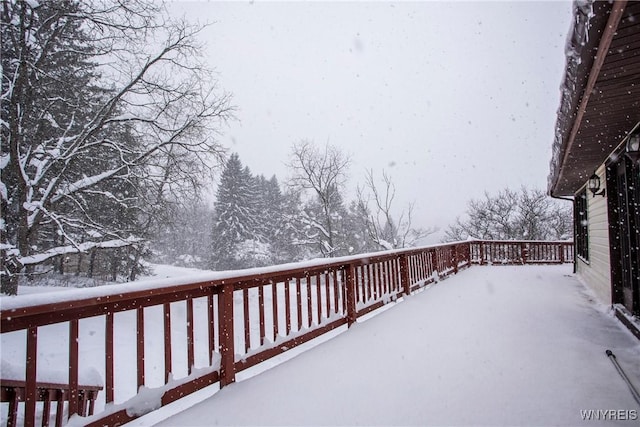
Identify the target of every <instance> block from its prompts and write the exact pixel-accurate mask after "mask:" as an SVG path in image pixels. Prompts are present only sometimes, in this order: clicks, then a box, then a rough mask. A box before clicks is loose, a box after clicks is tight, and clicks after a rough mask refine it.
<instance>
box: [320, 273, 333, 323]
mask: <svg viewBox="0 0 640 427" xmlns="http://www.w3.org/2000/svg"><path fill="white" fill-rule="evenodd" d="M322 278H323V279H324V289H325V296H326V297H327V306H326V307H325V308H326V310H325V312H326V315H327V319H328V318H329V317H331V286H330V284H329V272H325V273H323V274H322Z"/></svg>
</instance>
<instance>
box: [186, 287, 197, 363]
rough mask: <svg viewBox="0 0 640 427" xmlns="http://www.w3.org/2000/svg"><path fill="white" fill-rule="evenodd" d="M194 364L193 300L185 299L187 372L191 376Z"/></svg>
mask: <svg viewBox="0 0 640 427" xmlns="http://www.w3.org/2000/svg"><path fill="white" fill-rule="evenodd" d="M194 364H195V348H194V342H193V298H187V372H188V374H189V375H191V372H192V371H193V365H194Z"/></svg>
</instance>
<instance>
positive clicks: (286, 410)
mask: <svg viewBox="0 0 640 427" xmlns="http://www.w3.org/2000/svg"><path fill="white" fill-rule="evenodd" d="M571 268H572V266H571V265H560V266H499V267H481V266H476V267H472V268H470V269H467V270H464V271H462V272H461V273H460V274H458V275H457V276H455V277H452V278H450V279H447V280H444V281H442V282H440V283H438V284H435V285H433V286H431V287H429V288H427V289H426V290H425V291H423V292H422V293H420V294H418V295H414V296H412V297H411V298H408V299H406V300H405V301H403V302H402V303H400V304H397V305H395V306H393V307H391V308H390V309H389V310H387V311H386V312H384V313H381V314H380V315H378V316H375V317H373V318H370V319H369V320H367V321H364V322H362V323H359V324H357V325H354V327H352V328H351V329H349V330H348V331H346V332H344V333H342V334H340V335H338V336H337V337H335V338H333V339H331V340H329V341H327V342H325V343H323V344H322V345H319V346H317V347H315V348H313V349H311V350H309V351H307V352H305V353H303V354H301V355H299V356H297V357H295V358H294V359H292V360H290V361H288V362H286V363H283V364H281V365H279V366H277V367H275V368H273V369H270V370H268V371H266V372H264V373H262V374H260V375H257V376H255V377H253V378H250V379H247V380H245V381H242V382H239V383H236V384H233V385H231V386H229V387H226V388H224V389H223V390H221V391H220V392H218V393H216V394H215V395H214V396H212V397H211V398H208V399H206V400H205V401H202V402H201V403H198V404H196V405H195V406H193V407H191V408H190V409H187V410H184V411H183V412H180V413H178V414H176V415H174V416H172V417H171V418H168V419H166V420H165V421H164V422H162V423H160V424H159V425H163V426H178V425H179V426H186V425H193V426H197V425H201V426H204V425H500V426H505V425H572V426H573V425H581V424H584V425H594V422H593V421H583V413H581V411H588V410H596V411H597V410H616V411H618V412H616V415H615V416H616V417H618V418H625V417H627V418H631V419H629V420H627V421H624V420H623V421H617V422H618V423H620V424H622V425H630V426H631V425H637V424H636V423H637V421H635V420H633V418H634V414H635V417H637V416H638V415H639V414H640V408H639V407H638V405H637V403H636V402H635V401H634V399H633V397H632V395H631V393H630V392H629V390H628V388H627V386H626V384H625V383H624V382H623V380H622V379H621V378H620V377H619V375H618V373H617V372H616V370H615V368H614V366H613V365H612V363H611V361H609V360H608V358H607V356H606V355H605V350H606V349H611V350H613V352H614V353H615V354H616V356H617V358H618V361H619V362H620V364H621V365H622V366H623V368H624V369H625V370H626V372H627V375H629V376H630V377H631V379H632V381H634V382H635V383H636V384H637V385H640V343H639V342H638V340H637V339H635V338H634V337H633V336H632V335H631V333H629V332H628V331H627V330H626V329H625V328H624V327H622V326H621V324H619V323H618V321H617V320H615V318H614V317H613V316H612V315H610V314H609V313H608V311H607V308H606V307H601V306H598V305H597V304H595V303H594V302H593V299H592V297H591V295H590V293H589V292H588V291H587V290H586V289H585V287H584V286H583V285H582V284H581V283H580V282H579V281H578V280H577V279H576V278H575V277H574V276H573V275H572V274H571ZM609 415H611V413H609ZM140 421H142V420H140ZM595 424H596V425H597V424H598V423H595Z"/></svg>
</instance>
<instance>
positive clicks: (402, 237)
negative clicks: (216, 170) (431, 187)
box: [155, 141, 434, 270]
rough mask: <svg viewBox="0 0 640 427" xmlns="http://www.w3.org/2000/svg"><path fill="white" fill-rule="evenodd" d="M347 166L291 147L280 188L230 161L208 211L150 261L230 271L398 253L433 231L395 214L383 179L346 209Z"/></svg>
mask: <svg viewBox="0 0 640 427" xmlns="http://www.w3.org/2000/svg"><path fill="white" fill-rule="evenodd" d="M349 163H350V160H349V157H348V156H347V155H346V154H345V153H343V152H342V151H341V150H339V149H338V148H336V147H334V146H331V145H326V146H325V147H318V146H316V145H315V144H313V143H312V142H309V141H302V142H299V143H297V144H294V146H293V147H292V151H291V158H290V161H289V164H288V166H289V171H290V173H291V176H290V177H288V179H287V180H286V182H285V183H284V184H281V183H280V181H279V180H278V178H277V177H276V176H275V175H273V176H272V177H271V178H269V179H267V178H265V177H264V176H263V175H253V174H252V173H251V171H250V169H249V167H248V166H244V165H243V164H242V162H241V160H240V157H239V155H238V154H237V153H234V154H232V155H231V156H230V157H229V159H228V160H227V161H226V162H225V164H224V168H223V170H222V172H221V176H220V183H219V185H218V189H217V192H216V195H215V201H214V202H213V207H212V208H208V207H207V206H206V205H205V204H204V203H198V204H196V205H194V206H192V207H191V210H190V211H189V212H188V213H187V212H183V215H182V219H183V220H182V221H179V222H176V223H174V224H173V225H172V226H171V227H168V228H166V229H165V232H164V233H161V234H160V235H159V236H157V239H156V242H157V244H156V245H155V247H157V250H156V251H155V253H156V254H157V255H158V259H159V260H160V261H161V262H168V263H175V262H177V263H179V264H182V265H186V266H193V267H200V268H211V269H215V270H230V269H239V268H249V267H257V266H264V265H273V264H280V263H286V262H293V261H299V260H303V259H309V258H315V257H334V256H342V255H348V254H357V253H365V252H374V251H379V250H383V249H393V248H402V247H407V246H411V245H413V244H415V243H416V242H417V241H419V240H420V239H422V238H424V237H426V236H427V235H429V234H430V233H432V232H433V231H434V230H433V229H423V228H418V227H415V226H414V225H413V224H412V222H411V212H412V207H411V206H408V207H406V208H405V209H403V210H402V211H396V207H395V206H393V199H394V196H395V189H394V187H393V183H392V182H391V179H390V177H389V176H388V175H387V174H386V173H383V177H384V178H383V181H384V185H382V186H381V185H380V184H378V183H376V181H375V179H374V175H373V172H371V171H369V172H368V173H367V180H366V183H365V184H364V185H363V186H362V187H360V188H359V189H358V192H357V195H356V198H355V200H352V201H350V202H346V201H345V197H344V192H345V187H344V184H345V182H346V176H347V171H348V166H349ZM383 194H384V196H383ZM382 197H384V199H385V200H384V202H383V201H382ZM392 209H393V212H392ZM203 226H204V227H206V228H207V229H208V230H203ZM194 230H198V231H197V232H195V233H194Z"/></svg>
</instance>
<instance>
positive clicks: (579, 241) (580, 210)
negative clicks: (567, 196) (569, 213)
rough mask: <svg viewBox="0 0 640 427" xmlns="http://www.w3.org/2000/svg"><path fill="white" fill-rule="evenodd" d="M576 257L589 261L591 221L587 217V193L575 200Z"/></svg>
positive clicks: (580, 194)
mask: <svg viewBox="0 0 640 427" xmlns="http://www.w3.org/2000/svg"><path fill="white" fill-rule="evenodd" d="M575 225H576V255H578V256H579V257H580V258H582V259H583V260H585V261H589V219H588V217H587V191H586V190H583V191H582V192H580V193H578V194H577V195H576V199H575Z"/></svg>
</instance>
